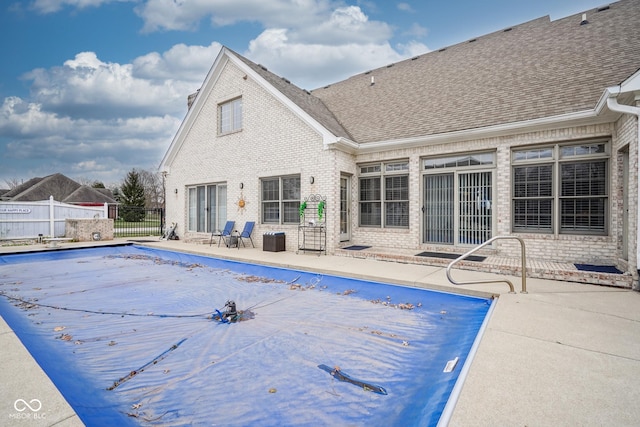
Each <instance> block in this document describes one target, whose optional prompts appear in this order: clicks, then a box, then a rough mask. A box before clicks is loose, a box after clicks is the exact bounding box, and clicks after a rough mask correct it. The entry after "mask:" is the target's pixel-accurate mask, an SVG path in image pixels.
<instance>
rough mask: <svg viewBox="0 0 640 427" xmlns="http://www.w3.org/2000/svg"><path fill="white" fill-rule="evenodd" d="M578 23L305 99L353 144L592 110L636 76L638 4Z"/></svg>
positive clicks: (509, 32)
mask: <svg viewBox="0 0 640 427" xmlns="http://www.w3.org/2000/svg"><path fill="white" fill-rule="evenodd" d="M586 18H587V21H588V23H586V24H582V25H581V21H582V14H576V15H572V16H569V17H566V18H563V19H559V20H556V21H550V20H549V17H548V16H547V17H544V18H540V19H536V20H534V21H530V22H527V23H524V24H522V25H518V26H514V27H510V28H507V29H505V30H503V31H498V32H494V33H492V34H488V35H486V36H482V37H478V38H475V39H472V40H469V41H467V42H464V43H459V44H457V45H454V46H451V47H448V48H446V49H441V50H439V51H434V52H430V53H428V54H425V55H421V56H419V57H415V58H412V59H408V60H405V61H402V62H399V63H396V64H390V65H389V66H387V67H383V68H378V69H376V70H372V71H369V72H366V73H363V74H359V75H356V76H353V77H351V78H349V79H347V80H345V81H342V82H339V83H336V84H332V85H329V86H327V87H325V88H321V89H317V90H314V91H312V94H313V95H314V96H316V97H318V98H320V99H321V100H322V101H323V102H324V103H325V105H326V106H327V107H328V108H329V110H331V111H332V112H333V114H334V115H335V116H336V117H337V119H338V120H339V121H340V123H341V124H342V126H344V127H345V128H346V129H347V130H348V132H349V134H350V135H352V137H353V139H354V140H355V141H356V142H358V143H361V144H362V143H367V142H372V141H385V140H392V139H402V138H412V137H418V136H425V135H434V134H441V133H446V132H453V131H460V130H465V129H473V128H481V127H486V126H493V125H500V124H505V123H513V122H523V121H527V120H533V119H538V118H541V117H550V116H558V115H564V114H570V113H574V112H578V111H584V110H593V109H594V108H595V107H596V104H597V103H598V101H599V99H600V97H601V96H602V94H603V91H604V90H605V89H606V88H607V87H609V86H613V85H617V84H620V83H621V82H622V81H623V80H625V79H626V78H628V77H629V76H631V75H632V74H633V73H634V72H635V71H636V70H638V68H640V31H638V28H640V1H639V0H623V1H619V2H616V3H612V4H611V5H610V6H608V7H603V8H600V9H594V10H591V11H588V12H587V13H586ZM372 78H373V79H374V84H371V82H372V80H371V79H372Z"/></svg>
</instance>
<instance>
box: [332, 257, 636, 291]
mask: <svg viewBox="0 0 640 427" xmlns="http://www.w3.org/2000/svg"><path fill="white" fill-rule="evenodd" d="M415 252H417V251H415ZM335 255H337V256H344V257H352V258H366V259H375V260H379V261H390V262H399V263H406V264H422V265H430V266H440V267H443V268H445V267H447V265H449V263H450V262H451V261H452V260H451V259H445V258H437V257H430V256H416V255H415V254H409V253H402V252H401V251H397V250H392V249H380V248H367V249H363V250H346V249H337V250H336V251H335ZM455 268H458V269H462V270H471V271H483V272H486V273H494V274H504V275H509V276H520V275H521V270H522V266H521V261H520V258H511V257H499V256H494V255H488V256H486V259H485V260H484V261H482V262H474V261H468V260H463V261H460V262H458V263H456V265H455ZM527 277H533V278H538V279H549V280H560V281H565V282H578V283H585V284H590V285H602V286H613V287H617V288H625V289H631V288H632V287H633V284H634V278H633V277H632V276H631V275H630V274H628V273H623V274H615V273H601V272H595V271H583V270H578V268H576V266H575V265H574V264H571V263H560V262H554V261H547V260H537V259H527Z"/></svg>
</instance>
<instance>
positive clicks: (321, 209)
mask: <svg viewBox="0 0 640 427" xmlns="http://www.w3.org/2000/svg"><path fill="white" fill-rule="evenodd" d="M323 214H324V200H320V203H318V221H322V215H323Z"/></svg>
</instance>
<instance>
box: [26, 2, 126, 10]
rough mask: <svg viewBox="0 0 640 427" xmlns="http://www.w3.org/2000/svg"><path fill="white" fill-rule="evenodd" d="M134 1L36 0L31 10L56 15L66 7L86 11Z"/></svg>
mask: <svg viewBox="0 0 640 427" xmlns="http://www.w3.org/2000/svg"><path fill="white" fill-rule="evenodd" d="M133 1H136V0H34V1H33V2H32V3H31V4H30V8H31V9H33V10H35V11H36V12H38V13H55V12H58V11H60V10H61V9H63V8H64V7H65V6H69V7H74V8H78V9H84V8H87V7H99V6H102V5H103V4H107V3H114V2H133Z"/></svg>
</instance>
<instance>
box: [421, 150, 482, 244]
mask: <svg viewBox="0 0 640 427" xmlns="http://www.w3.org/2000/svg"><path fill="white" fill-rule="evenodd" d="M493 159H494V155H493V153H481V154H474V155H465V156H451V157H444V158H434V159H425V160H424V163H423V164H424V170H425V171H426V173H425V174H424V175H423V201H422V202H423V204H422V212H423V220H422V223H423V239H422V240H423V243H437V244H449V245H456V244H461V245H479V244H481V243H483V242H485V241H487V240H489V239H490V238H491V237H492V230H493V216H492V212H493V210H492V208H493V206H492V200H493V182H492V178H493V171H492V170H478V169H479V168H480V167H482V168H483V169H484V168H486V166H490V165H493V164H494V160H493Z"/></svg>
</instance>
